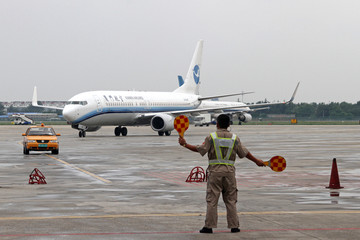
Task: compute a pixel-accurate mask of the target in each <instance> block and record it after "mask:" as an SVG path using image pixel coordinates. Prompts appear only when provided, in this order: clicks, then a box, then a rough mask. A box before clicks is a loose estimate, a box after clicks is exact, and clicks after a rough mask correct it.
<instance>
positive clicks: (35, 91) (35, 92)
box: [31, 86, 64, 110]
mask: <svg viewBox="0 0 360 240" xmlns="http://www.w3.org/2000/svg"><path fill="white" fill-rule="evenodd" d="M31 105H33V106H34V107H41V108H49V109H56V110H63V109H64V108H61V107H54V106H44V105H39V104H38V100H37V88H36V86H35V87H34V93H33V98H32V103H31Z"/></svg>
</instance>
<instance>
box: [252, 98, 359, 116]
mask: <svg viewBox="0 0 360 240" xmlns="http://www.w3.org/2000/svg"><path fill="white" fill-rule="evenodd" d="M268 114H295V117H296V118H303V119H306V118H307V119H329V120H332V119H342V120H353V119H359V117H360V101H358V102H357V103H355V104H352V103H347V102H341V103H338V102H331V103H329V104H325V103H289V104H281V105H274V106H271V107H270V109H268V110H264V111H257V112H254V114H252V115H253V117H258V118H261V117H266V116H267V115H268Z"/></svg>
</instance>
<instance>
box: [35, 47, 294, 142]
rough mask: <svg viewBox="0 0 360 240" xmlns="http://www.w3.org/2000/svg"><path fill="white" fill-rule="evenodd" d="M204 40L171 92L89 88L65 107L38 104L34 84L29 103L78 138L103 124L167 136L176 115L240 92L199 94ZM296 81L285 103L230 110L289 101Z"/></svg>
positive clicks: (196, 111) (118, 131) (204, 109)
mask: <svg viewBox="0 0 360 240" xmlns="http://www.w3.org/2000/svg"><path fill="white" fill-rule="evenodd" d="M202 49H203V40H200V41H198V43H197V46H196V49H195V52H194V55H193V58H192V60H191V64H190V67H189V70H188V72H187V75H186V78H185V80H184V84H182V85H181V86H180V87H178V88H177V89H175V90H174V91H172V92H144V91H89V92H83V93H79V94H77V95H75V96H73V97H72V98H70V99H69V101H68V103H67V104H66V105H65V107H64V108H59V107H51V106H44V105H38V100H37V88H36V86H35V87H34V93H33V99H32V105H33V106H35V107H43V108H51V109H58V110H62V114H63V116H64V118H65V119H66V120H67V122H68V123H69V124H71V126H72V128H74V129H77V130H78V131H79V137H85V136H86V132H93V131H97V130H99V129H100V128H101V127H102V126H116V127H115V130H114V134H115V136H120V135H122V136H126V135H127V134H128V130H127V128H126V126H141V125H150V126H151V128H152V129H153V130H154V131H156V132H158V135H159V136H163V135H164V134H165V135H166V136H169V135H170V134H171V131H172V130H174V119H175V117H176V116H179V115H182V114H184V115H195V116H196V115H198V114H200V113H202V112H208V111H221V110H225V109H228V108H229V107H228V106H218V107H211V108H208V107H206V106H204V107H202V108H201V109H199V106H200V105H201V103H202V102H203V101H204V100H208V99H214V98H221V97H229V96H236V95H241V93H232V94H224V95H217V96H209V97H202V96H201V95H199V85H200V69H201V58H202ZM298 86H299V83H298V85H297V87H296V89H295V91H294V93H293V95H292V97H291V99H290V100H289V101H287V102H283V103H262V104H252V105H246V104H241V103H238V104H237V105H233V106H232V107H231V108H232V109H238V108H240V109H239V110H242V111H244V112H245V111H246V112H248V111H251V109H250V108H252V107H264V106H269V105H274V104H286V103H289V102H292V101H293V99H294V97H295V94H296V91H297V88H298Z"/></svg>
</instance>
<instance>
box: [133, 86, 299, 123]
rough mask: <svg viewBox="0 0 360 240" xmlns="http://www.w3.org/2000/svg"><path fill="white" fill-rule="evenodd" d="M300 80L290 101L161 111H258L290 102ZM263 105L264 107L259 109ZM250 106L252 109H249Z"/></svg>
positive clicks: (143, 115)
mask: <svg viewBox="0 0 360 240" xmlns="http://www.w3.org/2000/svg"><path fill="white" fill-rule="evenodd" d="M299 84H300V82H298V84H297V85H296V88H295V90H294V93H293V95H292V96H291V98H290V100H289V101H286V102H277V103H258V104H241V105H240V104H239V106H231V107H228V106H227V107H217V108H202V109H198V108H195V109H189V110H179V111H170V112H161V113H165V114H173V115H180V114H191V113H202V112H211V111H216V110H225V109H238V110H237V112H238V113H239V112H249V111H257V110H263V109H264V108H268V107H270V106H273V105H280V104H288V103H290V102H292V101H294V99H295V95H296V92H297V89H298V87H299ZM260 107H262V109H259V108H260ZM249 108H250V109H249ZM154 115H156V113H151V114H140V115H139V117H150V116H154Z"/></svg>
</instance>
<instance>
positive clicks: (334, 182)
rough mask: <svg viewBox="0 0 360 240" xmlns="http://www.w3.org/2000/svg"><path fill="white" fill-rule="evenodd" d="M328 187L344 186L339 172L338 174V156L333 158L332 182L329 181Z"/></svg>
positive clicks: (337, 187)
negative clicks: (341, 184) (341, 183)
mask: <svg viewBox="0 0 360 240" xmlns="http://www.w3.org/2000/svg"><path fill="white" fill-rule="evenodd" d="M326 188H332V189H339V188H343V187H341V186H340V179H339V174H338V169H337V164H336V158H334V159H333V164H332V168H331V176H330V183H329V186H328V187H326Z"/></svg>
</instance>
